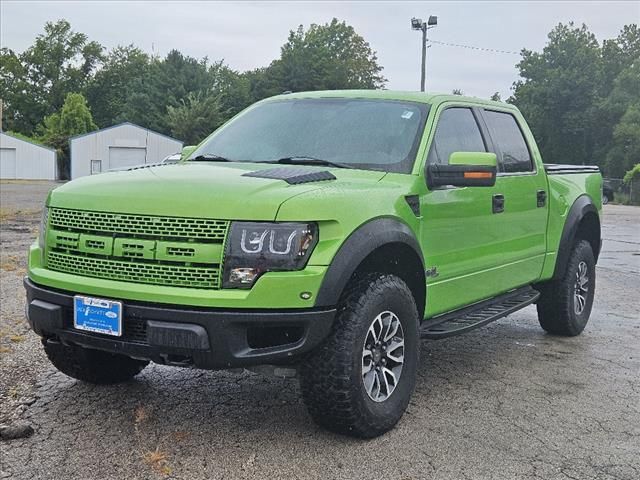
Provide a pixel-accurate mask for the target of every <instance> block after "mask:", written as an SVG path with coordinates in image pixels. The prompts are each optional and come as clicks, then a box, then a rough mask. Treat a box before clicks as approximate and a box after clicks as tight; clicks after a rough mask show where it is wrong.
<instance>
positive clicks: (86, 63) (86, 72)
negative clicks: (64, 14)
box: [9, 20, 103, 134]
mask: <svg viewBox="0 0 640 480" xmlns="http://www.w3.org/2000/svg"><path fill="white" fill-rule="evenodd" d="M102 51H103V47H102V46H101V45H100V44H99V43H97V42H92V41H89V40H88V38H87V36H86V35H85V34H83V33H78V32H74V31H73V30H72V29H71V24H70V23H69V22H68V21H66V20H58V21H57V22H55V23H54V22H47V23H46V24H45V27H44V33H43V34H40V35H38V36H37V37H36V40H35V42H34V44H33V45H32V46H31V47H29V48H28V49H27V50H25V52H24V53H22V54H21V55H20V56H19V60H20V62H21V64H22V67H23V69H24V75H23V77H22V82H21V85H23V87H24V88H23V90H22V91H21V92H20V93H19V94H18V95H20V96H21V97H22V98H21V101H19V102H16V101H15V100H14V101H13V103H12V104H10V105H9V108H10V109H12V110H14V112H13V113H12V114H13V115H14V116H15V117H18V118H20V119H21V123H20V129H19V130H20V131H21V132H22V133H25V134H30V133H32V131H33V130H34V129H35V127H36V126H37V125H38V124H39V123H40V122H41V121H42V119H43V118H44V117H45V116H47V115H50V114H52V113H53V112H55V111H57V110H59V109H60V108H61V107H62V105H63V103H64V101H65V97H66V95H67V93H68V92H79V91H83V89H84V88H85V86H86V85H87V82H88V81H89V79H90V78H91V76H92V74H93V73H94V71H95V69H96V68H97V67H98V66H99V65H100V63H101V62H102V59H103V54H102Z"/></svg>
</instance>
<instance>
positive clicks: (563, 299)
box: [537, 240, 596, 337]
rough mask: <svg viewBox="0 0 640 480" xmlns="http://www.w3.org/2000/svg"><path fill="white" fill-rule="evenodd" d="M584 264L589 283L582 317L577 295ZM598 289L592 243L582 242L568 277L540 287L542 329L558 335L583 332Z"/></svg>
mask: <svg viewBox="0 0 640 480" xmlns="http://www.w3.org/2000/svg"><path fill="white" fill-rule="evenodd" d="M582 262H584V263H585V264H586V267H587V275H588V282H589V283H588V291H587V294H586V295H585V297H586V302H585V305H584V309H583V310H582V312H581V313H579V314H578V313H576V310H575V308H574V307H575V303H576V298H575V295H574V293H575V288H576V279H577V276H578V275H579V265H580V264H581V263H582ZM595 288H596V262H595V258H594V255H593V250H592V249H591V244H589V242H587V241H586V240H579V241H578V242H576V244H575V245H574V247H573V250H572V251H571V255H570V256H569V262H568V263H567V269H566V272H565V274H564V276H563V277H562V278H561V279H558V280H554V281H551V282H547V283H545V284H544V285H542V286H541V287H540V288H539V290H540V293H541V295H540V299H539V300H538V305H537V307H538V321H539V322H540V326H541V327H542V328H543V329H544V330H546V331H547V332H549V333H552V334H554V335H563V336H567V337H573V336H576V335H579V334H580V333H582V331H583V330H584V327H585V326H586V325H587V322H588V321H589V315H590V314H591V307H592V306H593V297H594V292H595Z"/></svg>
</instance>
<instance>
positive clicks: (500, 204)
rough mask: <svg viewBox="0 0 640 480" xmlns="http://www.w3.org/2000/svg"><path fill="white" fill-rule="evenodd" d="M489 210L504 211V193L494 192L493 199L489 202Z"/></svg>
mask: <svg viewBox="0 0 640 480" xmlns="http://www.w3.org/2000/svg"><path fill="white" fill-rule="evenodd" d="M491 205H492V207H491V211H492V212H493V213H502V212H504V195H502V194H501V193H496V194H495V195H494V196H493V200H492V202H491Z"/></svg>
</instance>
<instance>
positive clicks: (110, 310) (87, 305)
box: [73, 295, 122, 337]
mask: <svg viewBox="0 0 640 480" xmlns="http://www.w3.org/2000/svg"><path fill="white" fill-rule="evenodd" d="M73 299H74V302H73V326H74V327H75V328H77V329H78V330H86V331H88V332H94V333H102V334H104V335H113V336H114V337H120V336H122V302H117V301H115V300H105V299H104V298H93V297H85V296H82V295H76V296H75V297H73Z"/></svg>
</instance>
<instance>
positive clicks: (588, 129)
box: [509, 23, 602, 164]
mask: <svg viewBox="0 0 640 480" xmlns="http://www.w3.org/2000/svg"><path fill="white" fill-rule="evenodd" d="M548 38H549V41H548V43H547V45H546V46H545V47H544V49H543V50H542V52H541V53H537V52H532V51H530V50H526V49H525V50H523V51H522V60H521V61H520V63H518V65H517V68H518V69H519V71H520V76H521V77H522V80H520V81H518V82H516V83H515V84H514V93H513V96H512V97H511V98H510V99H509V101H510V102H511V103H514V104H516V105H517V106H518V107H519V108H520V110H522V112H523V114H524V115H525V117H526V118H527V120H528V122H529V124H530V125H531V128H532V130H533V131H534V134H535V136H536V139H537V141H538V145H539V147H540V149H541V151H542V156H543V158H544V160H545V161H546V162H557V163H570V164H581V163H597V164H601V163H602V159H600V158H596V157H595V155H594V141H593V135H592V132H593V131H594V130H595V128H598V125H597V115H596V109H595V105H596V103H597V101H598V98H599V97H598V94H599V91H600V71H601V70H600V66H601V61H600V59H601V52H600V46H599V44H598V41H597V40H596V38H595V36H594V35H593V34H592V33H591V32H589V30H588V29H587V27H586V25H582V26H581V27H574V25H573V24H572V23H570V24H569V25H563V24H560V25H558V26H557V27H555V28H554V29H553V30H552V31H551V33H549V36H548Z"/></svg>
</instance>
